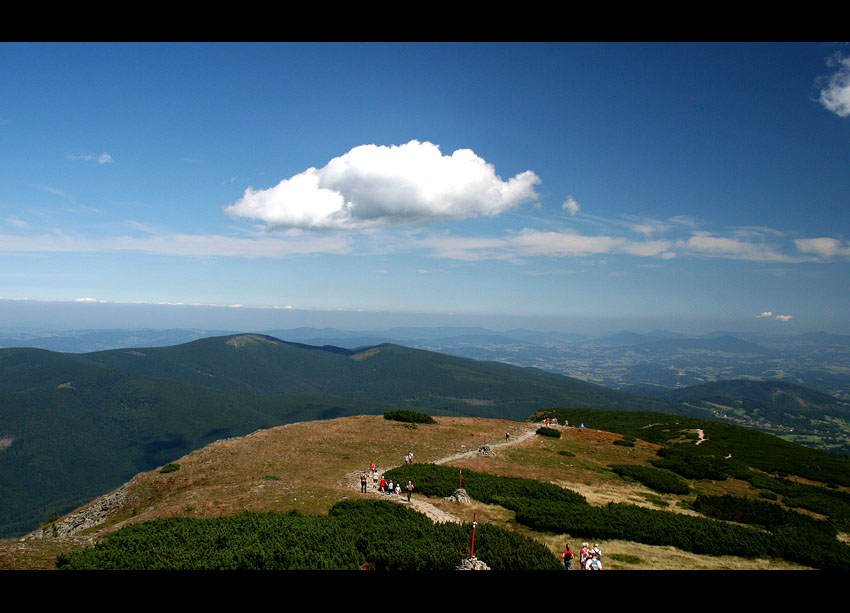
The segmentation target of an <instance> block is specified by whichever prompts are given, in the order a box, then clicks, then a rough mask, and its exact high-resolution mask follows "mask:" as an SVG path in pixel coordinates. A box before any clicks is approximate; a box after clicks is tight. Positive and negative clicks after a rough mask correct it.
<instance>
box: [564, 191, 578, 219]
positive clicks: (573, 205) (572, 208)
mask: <svg viewBox="0 0 850 613" xmlns="http://www.w3.org/2000/svg"><path fill="white" fill-rule="evenodd" d="M561 208H562V209H564V210H565V211H566V212H567V213H569V214H570V215H573V216H575V215H576V214H577V213H578V212H579V211H580V210H581V205H580V204H579V203H578V201H577V200H576V199H575V198H573V197H572V196H568V197H567V200H566V201H565V202H564V204H562V205H561Z"/></svg>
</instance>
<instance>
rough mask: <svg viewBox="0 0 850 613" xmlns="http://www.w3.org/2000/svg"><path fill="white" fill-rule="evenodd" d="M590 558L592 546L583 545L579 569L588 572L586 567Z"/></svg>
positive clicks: (579, 555)
mask: <svg viewBox="0 0 850 613" xmlns="http://www.w3.org/2000/svg"><path fill="white" fill-rule="evenodd" d="M589 557H590V545H588V544H587V543H582V544H581V549H579V552H578V562H579V569H581V570H587V569H586V568H585V565H586V564H587V559H588V558H589Z"/></svg>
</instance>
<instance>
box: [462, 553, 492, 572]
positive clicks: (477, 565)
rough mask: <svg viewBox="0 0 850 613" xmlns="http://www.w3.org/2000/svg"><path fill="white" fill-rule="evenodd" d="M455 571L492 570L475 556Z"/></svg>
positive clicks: (464, 561)
mask: <svg viewBox="0 0 850 613" xmlns="http://www.w3.org/2000/svg"><path fill="white" fill-rule="evenodd" d="M455 570H490V567H489V566H487V565H486V564H485V563H484V562H482V561H481V560H479V559H478V558H476V557H475V556H473V557H471V558H466V559H464V560H463V562H461V563H460V565H459V566H456V567H455Z"/></svg>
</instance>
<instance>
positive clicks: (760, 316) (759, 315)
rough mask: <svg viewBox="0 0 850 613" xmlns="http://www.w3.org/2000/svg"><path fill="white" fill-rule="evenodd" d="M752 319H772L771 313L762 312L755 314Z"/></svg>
mask: <svg viewBox="0 0 850 613" xmlns="http://www.w3.org/2000/svg"><path fill="white" fill-rule="evenodd" d="M753 317H757V318H759V319H765V318H766V317H773V311H764V312H763V313H757V314H756V315H753Z"/></svg>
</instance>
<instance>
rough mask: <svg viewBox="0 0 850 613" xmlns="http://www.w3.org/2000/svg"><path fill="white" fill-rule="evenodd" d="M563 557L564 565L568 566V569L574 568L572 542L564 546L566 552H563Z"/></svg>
mask: <svg viewBox="0 0 850 613" xmlns="http://www.w3.org/2000/svg"><path fill="white" fill-rule="evenodd" d="M561 557H562V558H563V559H564V566H566V567H567V570H572V569H573V552H572V551H571V550H570V544H569V543H567V544H566V545H565V546H564V553H563V554H561Z"/></svg>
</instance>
